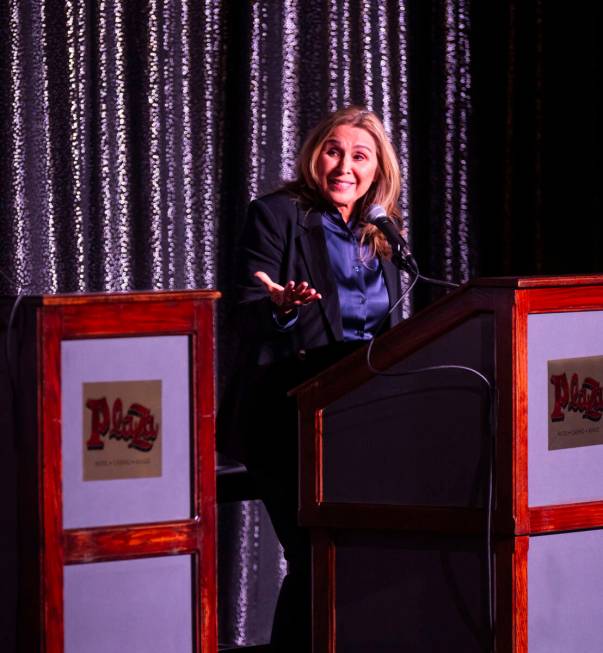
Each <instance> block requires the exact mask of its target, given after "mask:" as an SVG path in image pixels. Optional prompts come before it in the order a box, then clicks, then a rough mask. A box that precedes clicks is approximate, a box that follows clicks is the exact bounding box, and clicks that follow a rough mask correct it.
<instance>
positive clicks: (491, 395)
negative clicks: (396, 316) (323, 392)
mask: <svg viewBox="0 0 603 653" xmlns="http://www.w3.org/2000/svg"><path fill="white" fill-rule="evenodd" d="M405 269H406V270H407V271H409V272H410V273H411V274H414V279H413V280H412V281H411V283H410V284H409V286H408V288H406V290H405V291H404V292H403V293H402V294H401V296H400V298H399V299H398V300H397V301H396V302H395V303H394V305H393V306H392V307H391V308H390V309H389V311H388V312H387V314H386V315H385V317H384V318H383V319H382V320H381V322H380V323H379V325H378V326H377V328H376V329H375V334H374V335H373V337H372V338H371V341H370V343H369V346H368V349H367V351H366V364H367V367H368V368H369V370H370V371H371V372H372V373H373V374H375V375H377V376H392V377H394V376H410V375H412V374H420V373H424V372H433V371H436V370H461V371H463V372H469V373H470V374H474V375H476V376H477V377H478V378H479V379H480V380H481V381H482V382H483V383H485V384H486V387H487V388H488V430H489V433H490V438H489V445H490V446H489V452H488V453H489V455H488V493H487V509H486V560H487V576H488V626H489V630H490V650H491V651H494V650H495V636H496V611H495V599H496V597H495V592H494V548H493V543H492V519H493V514H494V488H495V472H496V466H495V462H496V461H495V442H494V436H495V433H496V430H495V429H496V414H495V411H496V401H495V400H496V397H495V389H494V386H493V384H492V383H491V382H490V380H489V379H488V378H487V377H486V376H485V375H484V374H482V373H481V372H480V371H479V370H476V369H474V368H473V367H468V366H466V365H454V364H450V365H430V366H428V367H419V368H416V369H413V370H407V371H404V372H386V371H384V370H379V369H377V368H376V367H374V366H373V364H372V363H371V353H372V350H373V344H374V343H375V340H376V338H377V336H378V335H379V333H380V332H381V329H382V328H383V326H384V324H385V323H386V321H387V319H388V318H389V317H390V315H391V314H392V313H393V312H394V310H395V309H396V308H397V307H398V306H399V305H400V303H401V302H402V301H403V299H404V298H405V297H406V296H407V295H408V294H409V293H410V291H411V290H412V289H413V288H414V287H415V285H416V284H417V282H418V281H419V280H421V281H426V282H427V283H433V284H435V285H440V286H444V287H448V288H457V287H458V284H455V283H452V282H449V281H442V280H439V279H431V278H430V277H424V276H423V275H421V274H420V272H419V268H418V265H417V263H416V261H415V260H414V259H412V266H410V265H406V266H405Z"/></svg>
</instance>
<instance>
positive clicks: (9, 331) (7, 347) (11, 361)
mask: <svg viewBox="0 0 603 653" xmlns="http://www.w3.org/2000/svg"><path fill="white" fill-rule="evenodd" d="M0 276H2V277H3V278H4V279H5V280H6V281H8V283H9V284H11V285H12V286H14V287H16V285H17V284H16V283H15V282H14V280H13V279H11V278H10V277H9V276H8V275H7V274H6V273H5V272H4V271H3V270H1V269H0ZM25 296H26V295H25V294H24V293H22V292H18V293H17V296H16V297H15V301H14V302H13V305H12V307H11V310H10V314H9V317H8V323H7V325H6V340H5V342H4V355H5V357H6V369H7V372H8V383H9V386H10V392H11V406H12V414H13V424H16V420H17V405H16V402H17V397H18V392H17V388H18V379H17V368H16V365H17V361H16V341H15V340H13V335H14V334H13V331H14V323H15V318H16V315H17V311H18V310H19V305H20V304H21V301H22V300H23V297H25ZM11 354H15V356H14V357H13V356H12V355H11ZM14 431H15V432H14V436H15V437H14V441H15V445H16V442H17V429H16V428H15V429H14Z"/></svg>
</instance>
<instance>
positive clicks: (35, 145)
mask: <svg viewBox="0 0 603 653" xmlns="http://www.w3.org/2000/svg"><path fill="white" fill-rule="evenodd" d="M469 34H470V15H469V0H432V1H431V2H411V1H410V0H388V1H384V0H282V1H280V2H275V1H274V0H254V1H249V2H243V1H241V2H235V1H234V0H233V1H226V0H224V1H222V2H221V1H219V0H145V1H142V0H86V1H84V0H25V1H24V0H2V2H1V3H0V37H1V38H0V118H1V120H0V145H1V148H2V157H1V159H0V211H1V222H0V242H1V249H0V270H1V271H2V272H3V275H0V277H1V278H0V291H1V292H3V293H4V294H16V293H56V292H71V291H78V292H86V291H97V290H104V291H121V290H130V289H132V290H133V289H146V288H156V289H170V288H210V287H211V288H218V289H220V290H221V291H223V293H224V299H223V302H222V311H221V317H220V319H219V321H218V334H219V344H220V348H219V354H220V368H221V373H220V383H221V382H222V379H223V376H224V374H225V373H226V372H227V370H228V365H229V361H230V360H231V352H232V349H233V347H234V334H233V333H232V332H231V331H230V327H229V326H228V319H227V317H228V312H229V309H230V308H231V307H232V293H231V290H232V285H233V278H232V275H233V256H234V252H235V244H236V240H237V237H238V234H239V233H240V229H241V225H242V221H243V219H244V214H245V206H246V204H247V203H248V201H249V200H250V199H251V198H252V197H254V196H257V195H259V194H261V193H264V192H268V191H270V190H273V189H275V188H277V187H278V186H279V184H280V183H281V182H282V181H283V180H285V179H290V178H291V177H292V176H293V175H294V170H295V158H296V154H297V152H298V149H299V146H300V144H301V142H302V140H303V138H304V136H305V134H306V133H307V131H308V129H309V128H310V127H312V126H313V125H314V124H315V123H316V122H317V121H318V120H319V119H320V118H321V117H323V116H324V115H325V113H326V112H328V111H330V110H333V109H335V108H337V107H341V106H343V105H347V104H351V103H354V104H363V105H366V106H367V107H368V108H369V109H372V110H374V111H376V112H377V113H378V114H379V115H380V116H381V117H382V118H383V122H384V124H385V127H386V129H387V131H388V133H389V135H390V137H391V139H392V142H393V144H394V147H395V148H396V151H397V152H398V154H399V158H400V165H401V170H402V176H403V191H402V194H401V198H400V205H401V209H402V214H403V218H404V225H405V231H406V235H407V237H408V239H409V241H410V242H411V243H412V244H413V246H414V247H415V248H416V254H417V258H418V259H419V261H420V263H421V267H422V269H423V271H424V272H425V273H428V274H430V275H431V276H440V277H442V278H446V279H450V280H455V281H464V280H466V279H467V278H469V276H472V274H473V273H474V272H475V266H476V261H475V248H474V244H473V239H474V236H473V230H472V222H471V221H472V216H471V210H470V205H469V201H468V197H469V186H470V179H469V176H470V169H469V155H470V150H471V141H470V121H471V107H472V96H471V76H470V64H471V52H470V40H469ZM411 308H412V307H411V305H410V303H409V304H408V305H407V307H406V309H407V312H410V310H411ZM266 524H267V521H266V516H265V513H264V512H263V509H262V508H261V506H260V505H259V504H258V503H257V502H249V503H246V504H243V505H241V506H238V507H237V506H230V507H229V508H228V509H227V510H225V511H223V522H222V524H221V526H220V529H221V530H220V548H221V570H222V576H221V580H222V583H221V601H222V607H221V613H220V614H221V633H220V636H221V641H223V642H224V643H231V644H245V643H250V642H261V641H265V640H266V638H267V636H268V630H269V625H270V619H271V615H270V610H271V606H272V605H273V600H274V595H275V592H276V588H277V587H278V583H279V581H280V578H281V577H282V575H283V574H284V570H285V566H284V563H283V561H282V558H281V557H280V555H279V550H278V548H277V546H276V543H275V542H274V539H273V536H271V535H270V534H269V533H268V531H269V529H267V528H266Z"/></svg>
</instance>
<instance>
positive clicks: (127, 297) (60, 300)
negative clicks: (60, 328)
mask: <svg viewBox="0 0 603 653" xmlns="http://www.w3.org/2000/svg"><path fill="white" fill-rule="evenodd" d="M220 297H221V293H219V292H218V291H217V290H143V291H123V292H94V293H62V294H56V295H23V297H22V301H23V302H26V303H33V304H34V305H41V306H69V305H78V304H79V305H83V304H91V303H95V304H98V303H123V302H132V303H136V302H141V303H144V302H165V301H191V300H216V299H219V298H220ZM0 301H14V296H7V295H5V296H2V297H0Z"/></svg>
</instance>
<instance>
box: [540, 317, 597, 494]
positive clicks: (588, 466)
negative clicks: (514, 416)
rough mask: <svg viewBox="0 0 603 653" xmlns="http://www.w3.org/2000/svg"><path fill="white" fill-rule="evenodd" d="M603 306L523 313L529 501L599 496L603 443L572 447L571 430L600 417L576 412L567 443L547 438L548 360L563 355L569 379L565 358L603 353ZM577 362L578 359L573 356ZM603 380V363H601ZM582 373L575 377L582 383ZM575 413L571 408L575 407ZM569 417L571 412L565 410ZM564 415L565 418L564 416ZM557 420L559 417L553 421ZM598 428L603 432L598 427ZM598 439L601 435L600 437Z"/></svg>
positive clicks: (592, 427) (571, 368) (592, 426)
mask: <svg viewBox="0 0 603 653" xmlns="http://www.w3.org/2000/svg"><path fill="white" fill-rule="evenodd" d="M601 334H603V311H568V312H563V313H561V312H560V313H541V314H532V315H529V316H528V505H529V506H544V505H548V504H557V505H559V504H568V503H578V502H582V501H597V500H602V499H603V474H601V469H602V468H603V445H601V444H600V445H590V446H578V447H573V446H570V445H571V438H572V437H573V432H577V431H583V432H587V431H588V430H597V431H602V430H603V425H602V424H601V421H600V419H601V418H600V417H599V420H597V419H594V420H592V419H584V418H583V417H580V418H579V419H578V420H573V421H574V422H578V424H577V425H576V426H575V427H571V428H568V429H565V431H562V432H565V433H567V436H566V439H567V440H568V446H564V448H562V449H558V450H550V449H549V443H548V428H547V427H548V424H549V421H550V420H549V412H550V408H549V395H548V393H549V388H550V386H551V379H550V376H551V375H550V373H549V372H548V370H547V363H548V361H554V360H559V359H561V360H567V361H568V363H567V365H566V366H564V367H567V373H568V376H569V379H568V381H571V376H572V372H573V371H575V370H576V369H579V368H578V367H577V365H573V366H572V364H571V363H570V362H569V361H572V360H573V361H576V359H583V358H585V357H596V356H603V338H602V337H601ZM576 362H578V364H579V361H576ZM600 369H601V377H600V378H599V379H598V381H600V382H601V383H603V362H602V363H601V365H600ZM583 381H584V378H582V379H580V382H583ZM574 415H576V412H574ZM568 417H571V413H570V414H569V415H568ZM564 421H568V419H567V418H566V420H564ZM558 424H559V425H561V424H562V422H558ZM602 432H603V431H602ZM601 442H603V439H601Z"/></svg>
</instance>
